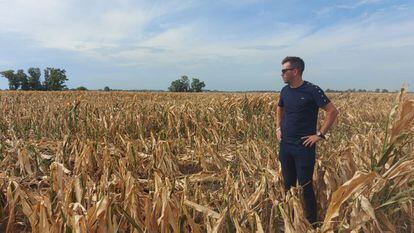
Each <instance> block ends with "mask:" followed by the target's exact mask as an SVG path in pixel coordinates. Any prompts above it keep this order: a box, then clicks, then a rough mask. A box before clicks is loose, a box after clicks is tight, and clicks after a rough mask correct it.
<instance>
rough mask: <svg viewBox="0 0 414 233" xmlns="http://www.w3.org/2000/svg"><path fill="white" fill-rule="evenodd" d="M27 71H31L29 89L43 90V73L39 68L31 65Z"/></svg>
mask: <svg viewBox="0 0 414 233" xmlns="http://www.w3.org/2000/svg"><path fill="white" fill-rule="evenodd" d="M27 72H28V73H29V78H28V82H29V89H30V90H42V83H40V76H41V75H42V73H41V72H40V69H39V68H33V67H30V68H29V69H28V70H27Z"/></svg>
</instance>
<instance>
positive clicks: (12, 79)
mask: <svg viewBox="0 0 414 233" xmlns="http://www.w3.org/2000/svg"><path fill="white" fill-rule="evenodd" d="M0 74H1V75H2V76H3V77H5V78H7V79H8V80H9V90H17V89H19V87H20V81H19V79H18V78H17V76H16V74H15V73H14V70H5V71H2V72H0Z"/></svg>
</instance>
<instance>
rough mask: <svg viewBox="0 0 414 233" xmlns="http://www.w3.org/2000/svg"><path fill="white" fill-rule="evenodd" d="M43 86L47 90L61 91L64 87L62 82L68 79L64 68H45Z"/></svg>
mask: <svg viewBox="0 0 414 233" xmlns="http://www.w3.org/2000/svg"><path fill="white" fill-rule="evenodd" d="M44 75H45V81H44V88H45V90H48V91H61V90H64V89H65V88H66V85H64V83H65V82H66V81H67V80H68V78H67V77H66V70H64V69H56V68H49V67H48V68H46V69H45V71H44Z"/></svg>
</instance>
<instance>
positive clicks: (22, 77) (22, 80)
mask: <svg viewBox="0 0 414 233" xmlns="http://www.w3.org/2000/svg"><path fill="white" fill-rule="evenodd" d="M16 77H17V80H18V81H19V84H20V88H21V89H22V90H24V91H27V90H29V89H30V88H29V81H28V79H27V74H26V73H24V70H18V71H17V73H16Z"/></svg>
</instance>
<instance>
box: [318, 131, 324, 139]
mask: <svg viewBox="0 0 414 233" xmlns="http://www.w3.org/2000/svg"><path fill="white" fill-rule="evenodd" d="M316 136H318V137H320V138H322V139H326V137H325V135H323V133H322V132H321V131H318V132H317V133H316Z"/></svg>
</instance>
